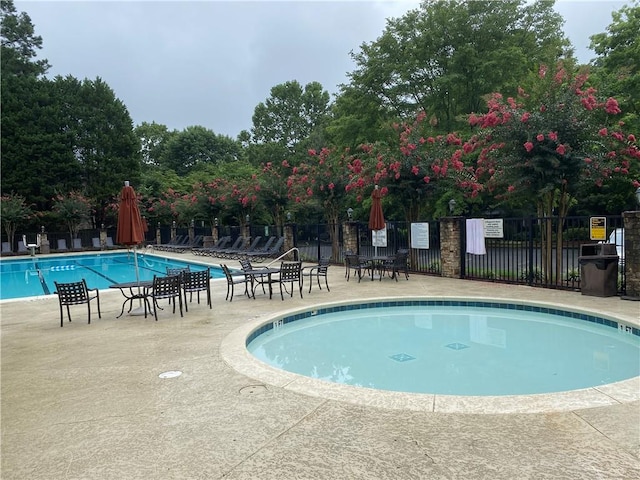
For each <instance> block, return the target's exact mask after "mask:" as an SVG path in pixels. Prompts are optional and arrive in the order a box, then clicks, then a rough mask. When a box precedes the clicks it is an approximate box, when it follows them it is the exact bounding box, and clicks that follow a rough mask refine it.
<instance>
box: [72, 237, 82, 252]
mask: <svg viewBox="0 0 640 480" xmlns="http://www.w3.org/2000/svg"><path fill="white" fill-rule="evenodd" d="M72 242H73V243H72V245H73V249H74V250H82V240H80V239H79V238H74V239H73V240H72Z"/></svg>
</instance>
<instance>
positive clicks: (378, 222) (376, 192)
mask: <svg viewBox="0 0 640 480" xmlns="http://www.w3.org/2000/svg"><path fill="white" fill-rule="evenodd" d="M385 228H386V224H385V221H384V214H383V213H382V192H380V188H379V187H378V185H376V186H375V188H374V189H373V192H371V210H370V211H369V230H371V235H372V236H373V235H374V233H373V232H377V231H379V230H384V229H385ZM372 240H373V238H372ZM373 243H374V249H375V255H376V256H378V245H377V243H376V242H373Z"/></svg>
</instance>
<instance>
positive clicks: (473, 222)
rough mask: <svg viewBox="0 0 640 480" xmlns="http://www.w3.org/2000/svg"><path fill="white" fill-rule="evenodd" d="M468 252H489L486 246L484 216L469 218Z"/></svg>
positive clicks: (476, 253)
mask: <svg viewBox="0 0 640 480" xmlns="http://www.w3.org/2000/svg"><path fill="white" fill-rule="evenodd" d="M467 253H472V254H474V255H486V254H487V249H486V248H485V246H484V218H467Z"/></svg>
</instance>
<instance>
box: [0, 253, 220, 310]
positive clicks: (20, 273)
mask: <svg viewBox="0 0 640 480" xmlns="http://www.w3.org/2000/svg"><path fill="white" fill-rule="evenodd" d="M186 266H189V267H190V268H191V269H192V270H204V269H206V268H207V267H208V266H209V265H202V264H198V263H194V262H185V261H182V260H177V259H174V258H166V257H160V256H157V255H149V254H147V253H139V254H138V269H139V272H140V280H153V276H154V275H166V273H167V268H184V267H186ZM209 267H210V268H211V276H212V278H224V273H223V272H222V270H221V269H220V268H219V267H217V266H213V265H211V266H209ZM82 278H84V279H85V280H86V281H87V285H88V286H89V288H98V289H106V288H109V285H113V284H115V283H125V282H135V280H136V275H135V266H134V258H133V253H90V254H79V255H58V256H50V257H44V256H39V255H38V256H35V257H23V258H20V259H11V260H5V259H3V260H2V261H0V300H6V299H12V298H25V297H33V296H39V295H51V294H53V292H54V291H55V285H54V283H53V282H59V283H62V282H77V281H79V280H80V279H82Z"/></svg>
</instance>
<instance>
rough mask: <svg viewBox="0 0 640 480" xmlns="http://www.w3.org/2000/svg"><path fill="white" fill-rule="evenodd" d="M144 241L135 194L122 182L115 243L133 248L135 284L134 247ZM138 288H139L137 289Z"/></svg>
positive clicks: (138, 272)
mask: <svg viewBox="0 0 640 480" xmlns="http://www.w3.org/2000/svg"><path fill="white" fill-rule="evenodd" d="M143 241H144V231H143V227H142V217H141V216H140V210H139V209H138V200H137V198H136V192H135V191H134V190H133V187H132V186H130V185H129V182H128V181H126V182H124V187H123V188H122V191H121V192H120V203H119V206H118V231H117V232H116V243H118V244H120V245H126V246H127V247H134V248H133V258H134V264H135V269H136V282H138V283H139V282H140V271H139V270H138V251H137V250H136V248H135V247H136V246H137V245H140V244H141V243H142V242H143ZM138 288H140V287H138Z"/></svg>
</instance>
